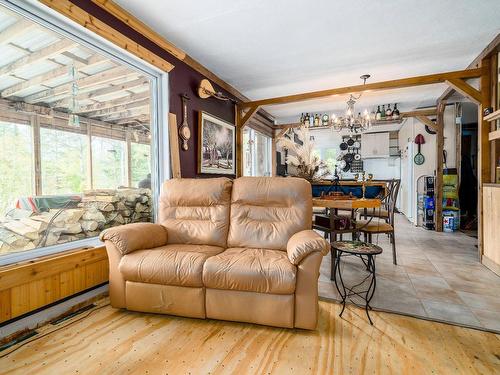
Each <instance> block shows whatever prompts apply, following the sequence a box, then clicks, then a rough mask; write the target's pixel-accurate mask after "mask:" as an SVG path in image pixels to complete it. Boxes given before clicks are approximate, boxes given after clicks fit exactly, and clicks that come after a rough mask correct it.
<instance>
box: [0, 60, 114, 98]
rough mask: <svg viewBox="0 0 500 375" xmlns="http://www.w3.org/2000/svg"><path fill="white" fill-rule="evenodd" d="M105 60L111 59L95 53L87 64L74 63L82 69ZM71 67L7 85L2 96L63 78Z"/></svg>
mask: <svg viewBox="0 0 500 375" xmlns="http://www.w3.org/2000/svg"><path fill="white" fill-rule="evenodd" d="M105 61H109V60H108V59H106V58H104V57H102V56H99V55H94V56H91V57H90V58H89V59H88V60H87V62H86V63H85V64H83V63H81V62H78V61H75V62H74V63H73V65H74V66H75V68H77V69H81V68H89V67H92V66H95V65H99V64H102V63H103V62H105ZM69 69H70V67H69V66H67V65H64V66H61V67H58V68H55V69H53V70H50V71H48V72H46V73H43V74H40V75H38V76H35V77H33V78H30V79H28V80H26V81H24V82H21V83H16V84H15V85H13V86H10V87H7V88H6V89H4V90H3V91H2V92H1V93H0V95H1V96H2V98H8V97H9V96H16V95H17V94H19V93H20V92H21V91H23V90H26V89H29V88H31V87H34V86H39V85H43V84H44V83H46V82H47V81H51V80H53V79H56V78H61V77H65V76H67V75H69Z"/></svg>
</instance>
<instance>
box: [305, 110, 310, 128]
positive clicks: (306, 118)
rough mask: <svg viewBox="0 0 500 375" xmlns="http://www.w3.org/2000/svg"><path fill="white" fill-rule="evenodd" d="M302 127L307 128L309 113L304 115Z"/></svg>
mask: <svg viewBox="0 0 500 375" xmlns="http://www.w3.org/2000/svg"><path fill="white" fill-rule="evenodd" d="M304 125H305V126H309V113H306V115H305V116H304Z"/></svg>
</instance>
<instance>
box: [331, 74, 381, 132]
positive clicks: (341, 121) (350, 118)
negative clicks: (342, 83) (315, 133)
mask: <svg viewBox="0 0 500 375" xmlns="http://www.w3.org/2000/svg"><path fill="white" fill-rule="evenodd" d="M359 78H361V79H362V80H363V85H364V84H366V80H367V79H368V78H370V75H369V74H363V75H362V76H361V77H359ZM361 95H362V93H360V94H359V95H357V96H356V95H352V94H351V95H350V96H349V100H348V101H347V109H346V112H345V116H335V114H332V116H331V120H330V121H331V124H332V127H333V128H334V129H335V130H337V131H338V132H340V131H342V130H349V131H350V132H351V133H360V132H362V131H366V130H368V129H370V128H371V126H372V122H371V119H370V114H369V113H368V110H366V109H365V110H364V112H363V114H361V112H358V113H357V114H356V111H355V109H354V105H355V104H356V102H357V101H358V100H359V98H361Z"/></svg>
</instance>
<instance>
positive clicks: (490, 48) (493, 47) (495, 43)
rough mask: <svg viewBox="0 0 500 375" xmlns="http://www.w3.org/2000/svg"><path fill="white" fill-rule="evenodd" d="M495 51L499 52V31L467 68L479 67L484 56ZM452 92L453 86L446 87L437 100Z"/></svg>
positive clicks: (448, 95)
mask: <svg viewBox="0 0 500 375" xmlns="http://www.w3.org/2000/svg"><path fill="white" fill-rule="evenodd" d="M496 52H500V33H498V34H497V35H496V36H495V38H493V40H492V41H491V42H490V43H488V45H487V46H486V47H485V48H484V49H483V50H482V51H481V53H480V54H479V55H478V56H477V57H476V58H475V59H474V60H473V61H472V62H471V63H470V64H469V66H468V67H467V69H474V68H477V67H479V66H480V65H481V61H482V60H483V59H484V58H485V57H488V56H489V55H491V54H494V53H496ZM453 93H455V89H454V88H453V87H448V88H447V89H446V90H445V91H444V92H443V94H441V96H440V97H439V99H438V101H440V100H447V99H449V98H450V97H451V96H452V95H453Z"/></svg>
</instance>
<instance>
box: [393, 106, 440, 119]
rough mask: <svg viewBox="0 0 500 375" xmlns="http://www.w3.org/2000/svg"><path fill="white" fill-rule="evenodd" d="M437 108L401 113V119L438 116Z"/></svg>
mask: <svg viewBox="0 0 500 375" xmlns="http://www.w3.org/2000/svg"><path fill="white" fill-rule="evenodd" d="M436 115H437V108H436V107H434V108H424V109H416V110H414V111H408V112H401V117H403V118H405V117H416V116H436Z"/></svg>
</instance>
